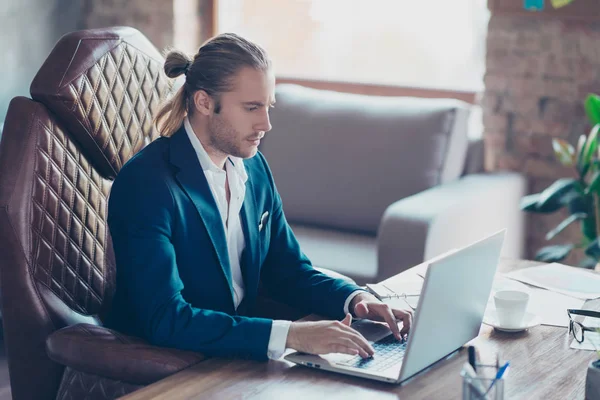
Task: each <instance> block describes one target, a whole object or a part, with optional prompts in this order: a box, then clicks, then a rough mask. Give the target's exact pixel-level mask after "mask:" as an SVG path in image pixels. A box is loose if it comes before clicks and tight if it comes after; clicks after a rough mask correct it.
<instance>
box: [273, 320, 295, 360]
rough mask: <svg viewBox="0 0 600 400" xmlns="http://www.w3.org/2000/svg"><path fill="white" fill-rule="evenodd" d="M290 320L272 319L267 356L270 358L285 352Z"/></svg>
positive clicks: (278, 356) (277, 356) (276, 357)
mask: <svg viewBox="0 0 600 400" xmlns="http://www.w3.org/2000/svg"><path fill="white" fill-rule="evenodd" d="M290 325H292V321H282V320H274V321H273V325H272V326H271V336H270V337H269V346H268V349H267V357H269V358H270V359H271V360H276V359H278V358H281V356H282V355H283V353H285V344H286V342H287V337H288V332H289V330H290Z"/></svg>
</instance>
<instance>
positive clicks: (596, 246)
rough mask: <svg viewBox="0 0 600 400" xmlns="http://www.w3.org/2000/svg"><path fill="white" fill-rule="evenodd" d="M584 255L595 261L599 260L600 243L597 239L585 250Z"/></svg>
mask: <svg viewBox="0 0 600 400" xmlns="http://www.w3.org/2000/svg"><path fill="white" fill-rule="evenodd" d="M585 254H586V255H588V256H590V257H592V258H595V259H597V260H598V259H600V242H599V241H598V239H596V240H594V241H593V242H592V243H590V244H589V246H588V247H587V248H586V249H585Z"/></svg>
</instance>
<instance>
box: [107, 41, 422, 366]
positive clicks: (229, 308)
mask: <svg viewBox="0 0 600 400" xmlns="http://www.w3.org/2000/svg"><path fill="white" fill-rule="evenodd" d="M165 72H166V74H167V76H169V77H171V78H175V77H177V76H179V75H182V74H185V83H184V84H183V86H182V87H181V88H180V89H179V91H178V92H177V94H176V95H175V96H174V97H173V99H171V100H170V101H169V102H168V103H167V104H166V105H165V106H164V107H163V108H162V109H161V110H160V112H159V113H158V116H157V120H156V122H157V127H158V129H159V130H160V132H161V135H162V136H163V137H162V138H159V139H157V140H156V141H154V142H153V143H151V144H150V145H148V146H147V147H146V148H144V149H143V150H142V151H140V152H139V153H138V154H137V155H135V156H134V157H133V158H132V159H131V160H130V161H129V162H128V163H127V164H126V165H125V166H124V167H123V168H122V170H121V171H120V173H119V175H118V176H117V178H116V180H115V182H114V184H113V188H112V192H111V196H110V200H109V211H108V224H109V228H110V231H111V234H112V238H113V245H114V250H115V255H116V260H117V291H116V294H115V298H114V302H113V312H112V314H111V316H110V318H109V321H108V325H109V326H112V327H115V328H117V329H119V330H122V331H124V332H127V333H130V334H134V335H138V336H141V337H144V338H146V339H148V340H149V341H150V342H151V343H154V344H156V345H162V346H168V347H176V348H180V349H186V350H194V351H200V352H203V353H205V354H208V355H218V356H230V357H247V358H254V359H266V358H267V357H269V358H278V357H280V356H281V355H282V354H283V352H284V351H285V349H286V348H292V349H295V350H298V351H303V352H307V353H313V354H325V353H331V352H339V353H347V354H354V355H356V354H359V355H361V356H362V357H369V356H372V355H373V348H372V347H371V345H370V344H369V343H368V341H366V340H365V338H364V337H363V336H362V335H360V334H359V333H358V332H357V331H355V330H354V329H352V328H351V327H350V326H349V325H350V322H351V319H352V317H351V315H350V313H349V312H353V313H354V315H355V316H357V317H359V318H370V319H374V320H380V321H385V322H387V324H388V325H389V326H390V328H391V329H392V331H393V332H394V334H395V335H396V337H398V338H401V335H404V334H406V333H407V332H408V329H409V328H410V324H411V318H412V316H411V313H410V312H409V311H406V310H398V309H390V308H389V307H388V306H387V305H385V304H383V303H381V302H379V301H378V300H377V299H376V298H375V297H373V296H372V295H370V294H369V293H367V292H365V291H363V290H361V289H360V288H359V287H357V286H355V285H351V284H348V283H346V282H345V281H343V280H338V279H333V278H331V277H329V276H327V275H324V274H322V273H320V272H318V271H316V270H315V269H313V267H312V266H311V263H310V261H309V260H308V259H307V258H306V256H305V255H304V254H303V253H302V251H301V250H300V247H299V245H298V242H297V241H296V238H295V237H294V234H293V232H292V230H291V229H290V227H289V225H288V223H287V221H286V219H285V216H284V213H283V210H282V203H281V198H280V196H279V194H278V193H277V189H276V187H275V183H274V182H273V177H272V175H271V171H270V170H269V167H268V165H267V162H266V160H265V158H264V157H263V156H262V154H261V153H260V152H258V145H259V143H260V140H261V139H262V138H263V137H264V135H265V133H266V132H268V131H269V130H270V129H271V124H270V121H269V108H270V107H272V106H273V104H274V103H275V98H274V90H275V78H274V74H273V71H272V68H271V63H270V61H269V59H268V57H267V56H266V54H265V52H264V51H263V50H262V49H261V48H260V47H258V46H257V45H255V44H253V43H251V42H249V41H247V40H245V39H243V38H241V37H239V36H237V35H233V34H223V35H219V36H217V37H215V38H213V39H212V40H209V41H208V42H207V43H205V44H204V45H203V46H202V47H201V48H200V50H199V51H198V54H196V56H195V57H194V59H193V60H191V59H188V58H187V56H185V55H184V54H183V53H180V52H177V51H173V52H171V53H170V54H169V55H168V56H167V58H166V61H165ZM289 151H293V149H289ZM259 281H261V282H262V284H263V285H264V287H265V289H266V290H267V291H268V292H269V293H270V294H271V296H273V297H274V298H275V299H276V300H279V301H281V302H283V303H286V304H288V305H290V306H292V307H295V308H298V309H301V310H304V311H306V312H318V313H319V314H323V315H326V316H329V317H331V318H334V319H343V320H342V321H341V322H340V321H319V322H291V321H279V320H276V321H273V320H269V319H263V318H253V317H251V316H249V315H248V313H249V312H250V311H251V310H252V306H253V304H254V303H255V301H256V296H257V291H258V284H259ZM397 321H401V322H402V324H403V325H402V330H400V329H399V327H398V323H397Z"/></svg>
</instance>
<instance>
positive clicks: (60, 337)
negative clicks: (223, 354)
mask: <svg viewBox="0 0 600 400" xmlns="http://www.w3.org/2000/svg"><path fill="white" fill-rule="evenodd" d="M46 352H47V353H48V357H50V359H51V360H53V361H55V362H57V363H59V364H62V365H64V366H66V367H70V368H72V369H75V370H78V371H82V372H86V373H89V374H95V375H100V376H102V377H106V378H111V379H115V380H119V381H124V382H128V383H133V384H137V385H148V384H150V383H152V382H156V381H158V380H160V379H162V378H165V377H167V376H169V375H172V374H174V373H176V372H178V371H181V370H182V369H184V368H187V367H189V366H191V365H194V364H196V363H198V362H200V361H202V360H204V359H205V358H206V357H205V356H204V355H203V354H201V353H195V352H191V351H183V350H177V349H169V348H163V347H156V346H152V345H150V344H148V343H147V342H145V341H143V340H141V339H138V338H135V337H132V336H126V335H123V334H121V333H119V332H116V331H114V330H111V329H107V328H104V327H101V326H97V325H89V324H78V325H72V326H68V327H66V328H63V329H60V330H58V331H56V332H54V333H53V334H52V335H50V336H49V337H48V339H47V340H46Z"/></svg>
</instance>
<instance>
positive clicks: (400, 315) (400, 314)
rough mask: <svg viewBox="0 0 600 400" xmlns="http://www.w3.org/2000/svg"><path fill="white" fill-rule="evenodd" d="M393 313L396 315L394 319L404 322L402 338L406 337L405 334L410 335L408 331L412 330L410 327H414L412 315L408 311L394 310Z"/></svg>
mask: <svg viewBox="0 0 600 400" xmlns="http://www.w3.org/2000/svg"><path fill="white" fill-rule="evenodd" d="M392 313H393V314H394V317H396V318H397V319H400V320H402V330H401V331H400V333H401V334H402V336H404V335H405V334H407V333H408V331H409V330H410V327H411V326H412V320H413V315H412V313H411V312H408V311H407V310H399V309H392Z"/></svg>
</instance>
